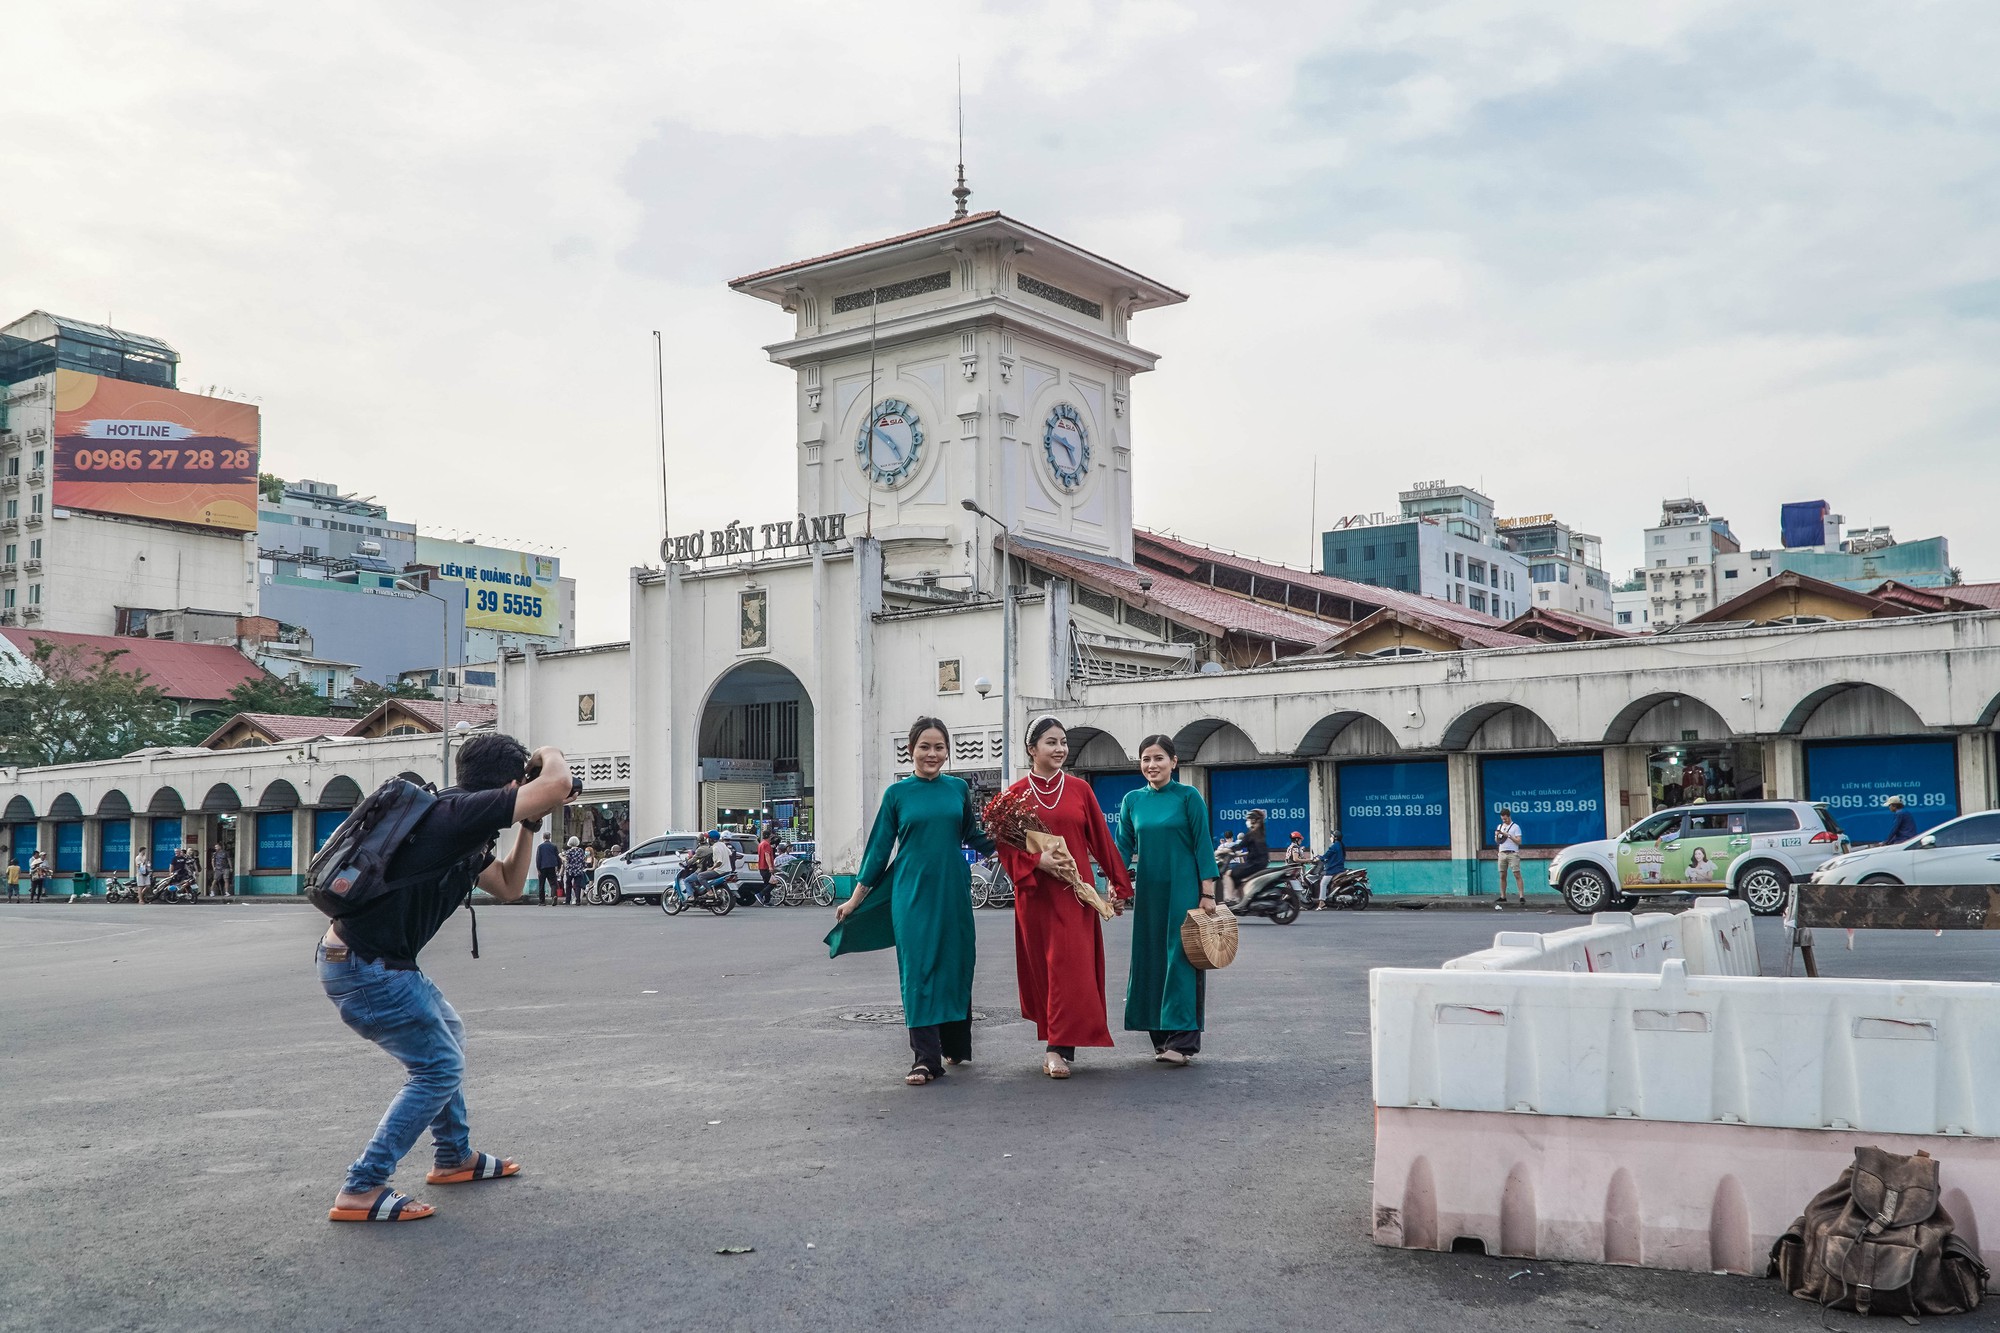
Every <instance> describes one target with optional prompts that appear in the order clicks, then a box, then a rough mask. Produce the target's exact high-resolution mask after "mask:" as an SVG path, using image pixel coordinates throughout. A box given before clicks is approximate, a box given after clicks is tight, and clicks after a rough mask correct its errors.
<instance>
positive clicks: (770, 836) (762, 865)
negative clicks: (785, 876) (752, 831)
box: [757, 824, 778, 907]
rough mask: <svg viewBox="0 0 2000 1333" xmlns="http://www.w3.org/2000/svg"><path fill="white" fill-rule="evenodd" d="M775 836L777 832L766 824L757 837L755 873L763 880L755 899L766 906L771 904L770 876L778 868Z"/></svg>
mask: <svg viewBox="0 0 2000 1333" xmlns="http://www.w3.org/2000/svg"><path fill="white" fill-rule="evenodd" d="M777 836H778V835H777V832H776V831H775V830H774V829H773V828H772V827H771V826H770V825H769V824H766V825H764V836H763V837H761V838H759V839H757V875H758V878H760V879H762V880H763V881H764V888H763V891H762V892H760V893H759V894H758V895H757V901H758V902H760V903H762V904H763V905H764V906H766V907H769V906H770V905H771V876H772V875H773V874H774V873H775V872H776V871H777V869H778V844H777Z"/></svg>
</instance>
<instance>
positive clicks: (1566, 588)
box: [1499, 514, 1612, 625]
mask: <svg viewBox="0 0 2000 1333" xmlns="http://www.w3.org/2000/svg"><path fill="white" fill-rule="evenodd" d="M1499 528H1500V541H1501V544H1502V545H1504V546H1506V548H1507V549H1508V550H1510V551H1512V552H1514V553H1515V554H1516V555H1518V556H1520V557H1521V559H1523V560H1524V561H1526V562H1527V565H1528V582H1529V584H1530V585H1531V586H1532V594H1531V595H1532V597H1533V605H1535V606H1537V607H1540V608H1541V609H1542V610H1544V611H1567V612H1569V613H1570V614H1571V615H1576V616H1582V617H1584V618H1585V619H1588V620H1596V621H1601V622H1603V623H1604V624H1606V625H1609V624H1610V623H1611V619H1612V611H1611V580H1610V578H1609V577H1608V576H1606V574H1605V572H1604V541H1603V539H1602V538H1599V537H1594V536H1592V535H1591V534H1590V533H1588V532H1579V531H1577V530H1576V529H1574V528H1572V527H1570V526H1569V524H1567V523H1563V522H1560V521H1558V520H1557V518H1556V516H1555V515H1554V514H1531V515H1529V516H1528V517H1526V518H1503V519H1501V520H1499Z"/></svg>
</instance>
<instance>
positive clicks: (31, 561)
mask: <svg viewBox="0 0 2000 1333" xmlns="http://www.w3.org/2000/svg"><path fill="white" fill-rule="evenodd" d="M8 568H10V569H11V568H13V566H11V565H10V566H8ZM21 568H23V569H25V570H27V571H28V572H29V573H30V574H39V573H41V572H42V561H41V557H40V556H33V555H31V556H29V557H28V558H27V559H26V560H23V561H22V562H21Z"/></svg>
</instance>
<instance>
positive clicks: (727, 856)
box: [695, 829, 736, 889]
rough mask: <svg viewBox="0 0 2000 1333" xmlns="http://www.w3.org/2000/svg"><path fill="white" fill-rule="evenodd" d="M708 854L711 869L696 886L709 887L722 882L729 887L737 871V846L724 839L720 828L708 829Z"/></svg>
mask: <svg viewBox="0 0 2000 1333" xmlns="http://www.w3.org/2000/svg"><path fill="white" fill-rule="evenodd" d="M708 855H709V860H710V863H711V864H710V868H709V871H708V873H707V874H706V875H703V876H702V877H701V878H700V879H698V880H696V881H695V885H696V887H697V888H701V889H707V888H713V887H714V886H715V885H717V884H720V885H722V886H724V887H725V888H727V887H728V884H729V879H730V877H731V876H732V875H734V874H735V873H736V848H735V846H734V845H733V844H731V843H727V842H724V841H723V839H722V831H721V830H720V829H710V830H709V831H708Z"/></svg>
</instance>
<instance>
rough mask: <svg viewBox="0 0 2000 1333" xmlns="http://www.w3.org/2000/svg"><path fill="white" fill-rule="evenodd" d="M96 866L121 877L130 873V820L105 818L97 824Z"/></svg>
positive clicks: (104, 872) (104, 871) (106, 872)
mask: <svg viewBox="0 0 2000 1333" xmlns="http://www.w3.org/2000/svg"><path fill="white" fill-rule="evenodd" d="M97 867H98V869H99V870H100V871H101V872H102V873H103V874H106V875H117V876H119V877H120V878H121V879H122V878H123V877H125V876H127V875H130V874H131V873H132V821H131V820H129V819H107V820H104V821H103V822H102V823H100V824H99V825H98V826H97Z"/></svg>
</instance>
